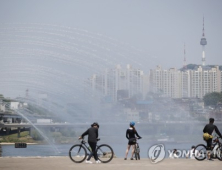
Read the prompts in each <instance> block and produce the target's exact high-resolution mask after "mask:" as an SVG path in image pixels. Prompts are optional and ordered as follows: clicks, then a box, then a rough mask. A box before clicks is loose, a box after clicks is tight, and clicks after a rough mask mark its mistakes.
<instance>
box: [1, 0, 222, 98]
mask: <svg viewBox="0 0 222 170" xmlns="http://www.w3.org/2000/svg"><path fill="white" fill-rule="evenodd" d="M203 16H204V18H205V36H206V39H207V43H208V44H207V46H206V48H205V51H206V64H219V65H222V50H221V47H222V33H221V32H222V19H221V18H222V1H221V0H88V1H87V0H0V77H1V78H0V93H3V94H4V95H5V96H8V97H10V96H18V95H21V96H24V94H25V90H26V89H30V92H32V91H34V90H35V91H37V92H38V93H39V92H44V93H46V92H47V93H51V94H52V95H57V97H58V98H60V99H61V96H66V95H69V96H71V97H73V96H75V95H76V93H75V92H73V91H74V90H73V89H74V87H73V86H74V85H76V88H75V89H76V90H77V91H80V90H79V89H80V87H82V84H81V83H82V82H83V81H84V80H86V79H87V78H88V77H90V76H91V75H92V74H94V73H98V72H100V71H101V70H104V68H113V67H115V65H116V64H124V65H125V64H132V65H133V66H134V67H136V68H139V69H142V70H144V72H145V73H146V74H148V71H149V69H153V68H155V67H156V65H162V67H163V68H165V69H169V68H171V67H176V68H181V67H182V66H183V58H184V43H185V44H186V58H187V63H192V64H201V57H202V46H201V45H200V39H201V37H202V29H203ZM70 30H71V32H70ZM83 30H84V31H83ZM138 50H139V51H138ZM123 67H125V66H123ZM90 69H91V70H90ZM99 69H100V70H99ZM87 70H88V72H87ZM83 73H87V75H86V76H85V75H84V76H83ZM77 84H78V85H77ZM81 95H82V94H81ZM66 97H67V96H66ZM76 98H77V97H76Z"/></svg>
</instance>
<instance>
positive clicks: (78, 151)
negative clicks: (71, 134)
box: [69, 144, 87, 163]
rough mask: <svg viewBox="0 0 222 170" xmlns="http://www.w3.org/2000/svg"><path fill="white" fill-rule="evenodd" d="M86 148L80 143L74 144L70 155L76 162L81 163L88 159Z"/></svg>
mask: <svg viewBox="0 0 222 170" xmlns="http://www.w3.org/2000/svg"><path fill="white" fill-rule="evenodd" d="M86 156H87V152H86V149H85V148H84V147H83V146H82V145H80V144H77V145H73V146H72V147H71V148H70V150H69V157H70V159H71V160H72V161H73V162H75V163H81V162H83V161H84V160H85V159H86Z"/></svg>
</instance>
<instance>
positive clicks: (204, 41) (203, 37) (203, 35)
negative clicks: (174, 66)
mask: <svg viewBox="0 0 222 170" xmlns="http://www.w3.org/2000/svg"><path fill="white" fill-rule="evenodd" d="M200 45H202V47H203V52H202V66H205V50H204V47H205V45H207V40H206V38H205V34H204V18H203V34H202V38H201V40H200Z"/></svg>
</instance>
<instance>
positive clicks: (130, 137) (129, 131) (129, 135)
mask: <svg viewBox="0 0 222 170" xmlns="http://www.w3.org/2000/svg"><path fill="white" fill-rule="evenodd" d="M134 126H135V122H130V127H129V129H127V130H126V138H127V139H128V140H129V141H128V146H127V149H126V155H125V158H124V160H127V155H128V152H129V150H130V147H131V146H132V156H131V160H133V154H134V150H135V144H136V137H135V135H136V136H137V138H138V139H141V138H142V137H140V136H139V134H138V133H137V131H136V129H135V127H134Z"/></svg>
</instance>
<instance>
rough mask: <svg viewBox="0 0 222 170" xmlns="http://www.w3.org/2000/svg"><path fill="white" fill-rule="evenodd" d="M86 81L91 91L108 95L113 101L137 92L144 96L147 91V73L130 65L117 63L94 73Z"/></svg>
mask: <svg viewBox="0 0 222 170" xmlns="http://www.w3.org/2000/svg"><path fill="white" fill-rule="evenodd" d="M88 83H89V84H90V87H91V88H92V93H94V94H97V95H98V94H100V95H103V96H108V97H110V99H111V100H112V101H113V102H115V101H117V100H120V99H124V98H130V97H132V96H134V95H138V94H140V95H142V96H145V95H146V93H147V92H148V75H145V74H144V73H143V71H142V70H140V69H135V68H133V67H132V66H131V65H127V66H126V68H122V67H121V66H120V65H117V66H116V67H115V68H113V69H106V70H105V71H104V72H103V73H101V74H100V75H96V74H94V75H93V76H92V77H91V78H90V79H89V82H88Z"/></svg>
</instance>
